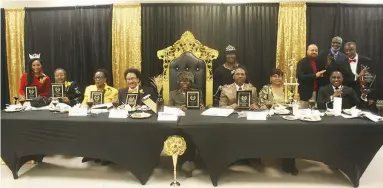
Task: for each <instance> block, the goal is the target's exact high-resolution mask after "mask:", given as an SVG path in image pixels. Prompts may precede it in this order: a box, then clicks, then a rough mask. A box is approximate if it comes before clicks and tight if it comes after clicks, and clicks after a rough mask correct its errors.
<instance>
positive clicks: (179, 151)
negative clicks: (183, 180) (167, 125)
mask: <svg viewBox="0 0 383 188" xmlns="http://www.w3.org/2000/svg"><path fill="white" fill-rule="evenodd" d="M185 151H186V142H185V139H184V138H183V137H181V136H176V135H174V136H169V137H168V138H167V139H166V140H165V142H164V152H165V154H166V155H169V156H172V158H173V170H174V174H173V182H172V183H170V186H172V187H178V186H180V185H181V184H180V183H179V182H178V181H177V159H178V156H179V155H183V154H184V153H185Z"/></svg>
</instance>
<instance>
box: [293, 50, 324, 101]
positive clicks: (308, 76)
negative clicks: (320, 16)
mask: <svg viewBox="0 0 383 188" xmlns="http://www.w3.org/2000/svg"><path fill="white" fill-rule="evenodd" d="M317 57H318V47H317V46H316V45H315V44H310V45H309V46H308V47H307V56H306V57H304V58H303V59H301V60H300V61H299V62H298V64H297V69H296V70H297V71H296V77H297V78H298V83H299V86H298V93H299V97H300V99H301V101H300V103H301V107H303V108H307V107H308V100H310V99H314V100H316V92H317V90H318V88H319V86H318V80H319V78H321V77H323V74H324V73H325V72H326V70H325V69H324V68H323V67H320V66H318V65H317V63H316V58H317Z"/></svg>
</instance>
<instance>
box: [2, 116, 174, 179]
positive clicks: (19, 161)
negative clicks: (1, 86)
mask: <svg viewBox="0 0 383 188" xmlns="http://www.w3.org/2000/svg"><path fill="white" fill-rule="evenodd" d="M1 115H2V117H1V146H2V147H1V158H2V159H3V161H4V162H5V164H6V165H7V166H8V167H9V168H10V169H11V171H12V173H13V176H14V178H15V179H17V178H18V173H17V172H18V170H19V169H20V168H21V166H22V165H24V164H25V163H26V162H28V161H29V160H35V161H38V162H39V161H42V159H43V157H44V155H53V154H61V155H70V156H83V157H91V158H99V159H103V160H107V161H111V162H113V163H116V164H118V165H121V166H123V167H126V168H127V169H129V170H130V171H131V172H132V173H133V174H134V175H135V176H136V178H137V179H139V180H140V181H141V183H142V184H145V183H146V182H147V180H148V179H149V177H150V175H151V173H152V171H153V169H154V168H155V166H156V165H157V163H158V160H159V156H160V153H161V151H162V148H163V143H164V140H165V139H166V138H167V136H170V135H172V134H174V133H176V130H177V129H176V127H177V122H157V116H155V115H154V116H152V117H151V118H148V119H140V120H137V119H130V118H128V119H108V117H107V115H108V114H99V115H98V116H92V117H69V116H68V114H53V113H50V112H47V111H40V112H25V113H4V112H2V113H1Z"/></svg>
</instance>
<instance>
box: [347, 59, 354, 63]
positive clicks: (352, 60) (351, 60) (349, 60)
mask: <svg viewBox="0 0 383 188" xmlns="http://www.w3.org/2000/svg"><path fill="white" fill-rule="evenodd" d="M348 62H349V63H352V62H356V59H348Z"/></svg>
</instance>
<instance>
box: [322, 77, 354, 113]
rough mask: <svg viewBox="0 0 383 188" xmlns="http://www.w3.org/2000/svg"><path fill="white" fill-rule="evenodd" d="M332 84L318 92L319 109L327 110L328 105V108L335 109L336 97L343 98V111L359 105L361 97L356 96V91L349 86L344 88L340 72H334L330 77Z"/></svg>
mask: <svg viewBox="0 0 383 188" xmlns="http://www.w3.org/2000/svg"><path fill="white" fill-rule="evenodd" d="M330 82H331V84H328V85H326V86H323V87H321V88H320V89H319V92H318V108H319V109H326V104H328V105H327V107H328V108H333V103H332V102H333V101H334V97H341V98H342V109H348V108H351V107H353V106H356V105H358V103H359V97H358V96H357V95H356V93H355V91H354V90H353V89H352V88H350V87H347V86H344V85H343V84H342V83H343V75H342V73H341V72H339V71H334V72H333V73H332V74H331V76H330Z"/></svg>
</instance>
